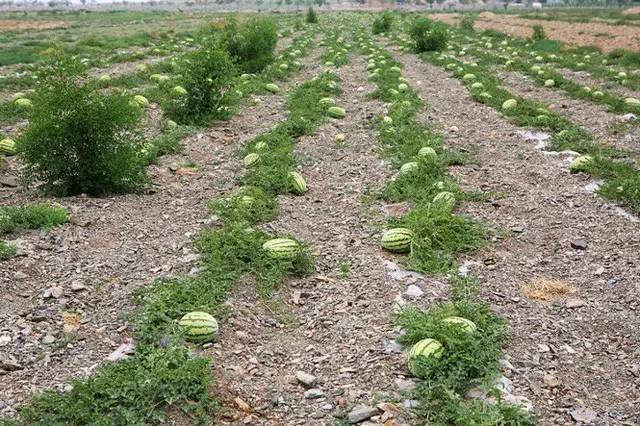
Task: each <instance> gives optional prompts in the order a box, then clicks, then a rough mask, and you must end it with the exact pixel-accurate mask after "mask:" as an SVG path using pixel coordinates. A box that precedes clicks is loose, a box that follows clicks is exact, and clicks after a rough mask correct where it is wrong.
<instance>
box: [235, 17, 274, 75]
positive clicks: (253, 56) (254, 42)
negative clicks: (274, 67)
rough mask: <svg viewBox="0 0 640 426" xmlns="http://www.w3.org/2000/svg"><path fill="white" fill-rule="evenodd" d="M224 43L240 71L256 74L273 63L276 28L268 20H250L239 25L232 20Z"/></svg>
mask: <svg viewBox="0 0 640 426" xmlns="http://www.w3.org/2000/svg"><path fill="white" fill-rule="evenodd" d="M225 42H226V46H227V50H228V51H229V54H230V55H231V57H232V58H233V61H234V63H235V64H236V65H237V66H238V68H239V69H240V70H241V71H243V72H246V73H257V72H260V71H262V70H263V69H264V68H266V67H267V65H269V64H270V63H272V62H273V57H274V52H275V49H276V44H277V42H278V26H277V25H276V23H275V22H274V21H273V19H270V18H251V19H248V20H247V21H245V22H244V23H243V24H241V25H239V24H238V23H237V21H236V20H235V19H232V20H231V21H230V22H229V24H228V25H227V28H226V30H225Z"/></svg>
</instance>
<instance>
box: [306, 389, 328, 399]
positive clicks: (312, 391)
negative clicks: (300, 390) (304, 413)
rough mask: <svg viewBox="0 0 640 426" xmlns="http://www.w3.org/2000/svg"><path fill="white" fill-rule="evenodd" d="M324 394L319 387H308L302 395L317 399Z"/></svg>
mask: <svg viewBox="0 0 640 426" xmlns="http://www.w3.org/2000/svg"><path fill="white" fill-rule="evenodd" d="M323 396H324V391H323V390H322V389H319V388H313V389H309V390H308V391H306V392H305V393H304V397H305V398H307V399H318V398H322V397H323Z"/></svg>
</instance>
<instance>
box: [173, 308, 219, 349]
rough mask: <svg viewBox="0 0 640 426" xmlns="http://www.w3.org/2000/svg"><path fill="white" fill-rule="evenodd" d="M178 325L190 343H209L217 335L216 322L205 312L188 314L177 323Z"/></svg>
mask: <svg viewBox="0 0 640 426" xmlns="http://www.w3.org/2000/svg"><path fill="white" fill-rule="evenodd" d="M178 325H179V326H180V327H181V328H182V329H183V330H184V335H185V338H186V339H187V340H188V341H190V342H194V343H205V342H210V341H211V340H213V339H215V338H216V336H217V335H218V322H217V321H216V319H215V318H214V317H213V316H211V315H210V314H208V313H206V312H198V311H195V312H189V313H188V314H186V315H185V316H183V317H182V318H181V319H180V321H178Z"/></svg>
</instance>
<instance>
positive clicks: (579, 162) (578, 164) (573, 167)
mask: <svg viewBox="0 0 640 426" xmlns="http://www.w3.org/2000/svg"><path fill="white" fill-rule="evenodd" d="M592 161H593V157H592V156H590V155H581V156H580V157H576V158H575V159H574V160H573V161H572V162H571V164H569V170H570V171H571V173H578V172H583V171H585V170H586V169H587V166H588V165H589V164H590V163H591V162H592Z"/></svg>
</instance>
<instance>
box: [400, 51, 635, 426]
mask: <svg viewBox="0 0 640 426" xmlns="http://www.w3.org/2000/svg"><path fill="white" fill-rule="evenodd" d="M398 58H399V59H400V60H401V62H403V63H404V65H405V67H406V68H405V74H406V76H407V77H408V78H409V79H410V80H411V81H412V82H416V81H420V82H421V84H420V88H421V91H422V94H423V96H424V98H425V100H426V101H427V103H428V104H429V106H430V110H429V117H428V118H429V121H430V122H433V123H434V124H435V125H437V126H439V127H441V128H442V129H443V130H444V131H445V132H446V133H447V141H448V144H450V145H451V146H453V147H457V148H464V149H467V150H469V151H471V152H473V153H475V156H476V158H477V160H479V162H480V165H479V166H462V167H456V168H455V170H454V172H455V174H456V175H457V176H458V177H459V178H460V180H461V183H462V184H463V185H464V186H465V187H468V188H470V189H476V190H477V189H482V190H485V191H495V192H496V193H497V194H501V196H499V197H496V198H495V199H493V200H490V201H487V202H472V203H468V204H465V205H464V206H463V208H462V213H466V214H469V215H471V216H473V217H476V218H479V219H482V220H484V221H486V222H488V223H489V224H492V225H494V226H496V227H499V228H500V229H504V230H507V231H510V234H511V235H510V236H509V237H508V238H506V239H502V238H499V239H497V241H496V242H495V243H494V244H493V245H491V246H490V247H489V248H488V249H486V250H484V251H483V252H482V253H480V255H479V256H473V257H472V258H470V259H468V267H469V268H470V269H471V270H473V271H474V272H475V273H476V274H477V275H478V276H479V277H480V279H481V282H482V283H483V286H484V291H483V296H484V298H485V299H486V300H488V301H491V302H492V304H493V305H494V306H495V309H496V311H497V312H499V313H500V314H501V315H502V316H504V317H505V318H506V319H507V320H508V322H509V324H510V330H511V339H510V341H509V344H508V346H507V348H506V352H507V354H508V359H509V360H510V362H511V364H512V365H513V371H510V372H509V373H510V374H509V377H510V378H511V379H512V380H513V381H514V384H515V386H516V388H517V393H518V394H519V395H524V396H526V397H527V398H529V399H530V400H532V401H533V402H534V406H535V412H536V414H537V416H538V417H539V419H540V423H541V424H544V425H552V424H571V423H572V420H573V419H575V418H583V419H584V418H588V419H590V421H591V422H592V424H597V425H623V424H626V425H632V424H636V422H637V421H639V420H640V419H639V418H638V404H639V403H640V379H639V378H640V363H639V361H638V360H639V359H640V331H639V330H640V317H639V316H638V314H637V312H638V309H639V306H640V305H639V303H640V302H639V300H640V297H639V296H640V283H639V281H638V277H639V276H640V262H639V260H638V259H639V258H638V250H639V249H640V234H639V233H638V223H634V222H633V221H632V220H630V217H628V216H625V215H623V214H621V211H620V209H619V208H617V207H615V206H612V205H610V204H608V203H607V202H605V201H604V200H603V199H601V198H600V197H598V196H597V195H595V194H591V193H588V192H586V191H585V186H586V185H587V184H589V183H590V182H589V179H588V177H587V176H585V175H582V174H577V175H572V174H570V173H569V172H568V169H567V162H566V161H565V159H564V158H563V157H562V156H558V155H555V154H553V153H550V152H542V151H540V150H538V149H537V148H535V146H534V145H535V144H534V143H531V142H528V141H526V140H525V139H524V138H523V136H522V130H523V129H520V128H516V127H514V126H513V125H511V124H509V123H508V122H507V121H506V120H504V119H503V118H502V117H501V116H500V114H499V113H497V112H496V111H495V110H493V109H491V108H488V107H485V106H483V105H481V104H478V103H474V102H473V100H472V99H471V98H470V96H469V93H468V91H467V89H466V88H465V87H464V86H463V85H462V84H461V83H460V82H459V81H458V80H456V79H454V78H451V77H449V75H448V74H447V73H446V72H444V71H443V70H442V69H441V68H438V67H435V66H432V65H429V64H426V63H423V62H421V61H420V60H418V59H417V57H416V56H414V55H398ZM580 239H582V240H584V242H585V243H586V247H584V249H577V248H574V246H572V243H575V242H576V240H580ZM537 279H553V280H560V281H563V282H566V283H568V284H570V285H572V286H573V287H574V288H575V293H573V294H571V295H569V296H565V297H561V298H559V299H558V300H556V301H554V302H552V303H542V302H539V301H536V300H532V299H528V298H527V297H526V296H525V294H524V293H523V291H522V288H523V286H525V285H527V284H531V283H532V282H534V281H535V280H537ZM581 416H582V417H581Z"/></svg>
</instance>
